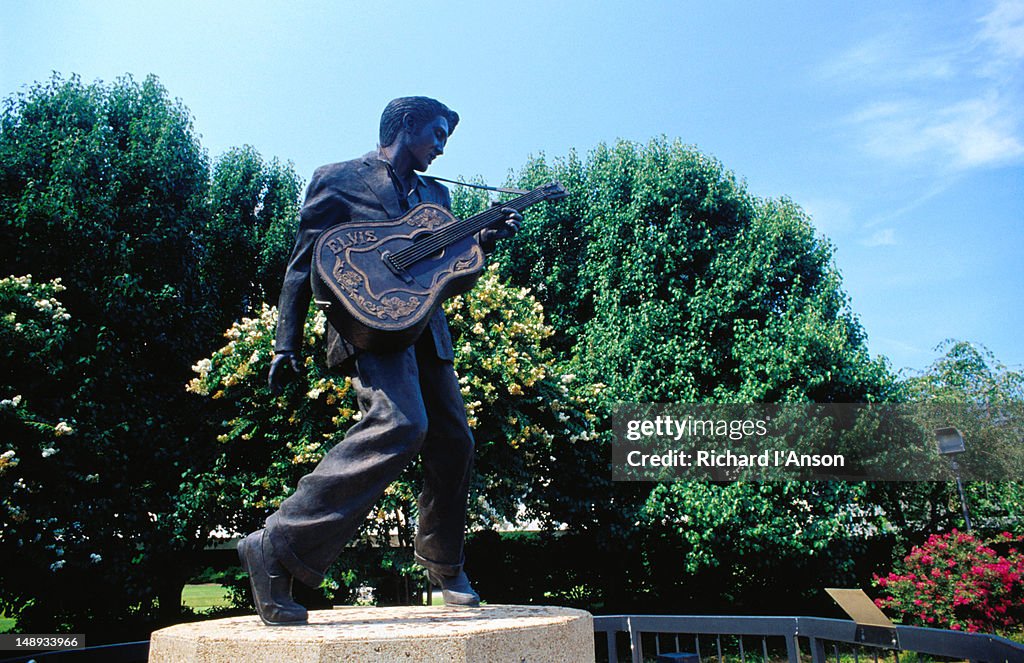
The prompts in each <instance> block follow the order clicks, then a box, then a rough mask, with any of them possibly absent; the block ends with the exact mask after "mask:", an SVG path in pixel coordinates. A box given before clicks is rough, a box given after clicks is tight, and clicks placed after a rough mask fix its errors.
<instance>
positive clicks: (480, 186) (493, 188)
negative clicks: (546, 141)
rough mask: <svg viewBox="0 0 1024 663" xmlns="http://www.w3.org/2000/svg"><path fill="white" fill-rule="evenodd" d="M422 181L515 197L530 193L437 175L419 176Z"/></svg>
mask: <svg viewBox="0 0 1024 663" xmlns="http://www.w3.org/2000/svg"><path fill="white" fill-rule="evenodd" d="M420 177H422V178H424V179H431V180H437V181H438V182H448V183H449V184H458V185H459V186H468V187H473V188H474V189H486V190H487V191H497V192H498V193H514V194H515V195H517V196H521V195H523V194H527V193H530V192H529V191H521V190H519V189H503V188H501V187H497V186H487V185H485V184H470V183H469V182H456V181H455V180H449V179H446V178H444V177H438V176H437V175H420Z"/></svg>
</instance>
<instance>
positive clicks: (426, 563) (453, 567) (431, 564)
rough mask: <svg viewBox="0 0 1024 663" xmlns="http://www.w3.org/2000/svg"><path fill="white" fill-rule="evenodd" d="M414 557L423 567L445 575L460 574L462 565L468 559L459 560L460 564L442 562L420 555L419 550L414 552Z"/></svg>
mask: <svg viewBox="0 0 1024 663" xmlns="http://www.w3.org/2000/svg"><path fill="white" fill-rule="evenodd" d="M413 557H414V559H415V560H416V563H417V564H419V565H420V566H422V567H423V568H425V569H427V570H428V571H432V572H434V573H437V574H439V575H443V576H455V575H458V574H459V573H461V572H462V565H463V564H464V563H465V561H466V558H465V557H463V558H462V559H461V560H459V563H458V564H442V563H441V562H435V561H434V560H432V559H427V558H426V557H424V556H422V555H420V554H419V553H418V552H415V553H413Z"/></svg>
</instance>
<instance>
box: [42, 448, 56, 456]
mask: <svg viewBox="0 0 1024 663" xmlns="http://www.w3.org/2000/svg"><path fill="white" fill-rule="evenodd" d="M55 453H57V450H56V449H54V448H53V447H46V448H45V449H43V451H42V454H43V458H49V457H50V456H52V455H53V454H55Z"/></svg>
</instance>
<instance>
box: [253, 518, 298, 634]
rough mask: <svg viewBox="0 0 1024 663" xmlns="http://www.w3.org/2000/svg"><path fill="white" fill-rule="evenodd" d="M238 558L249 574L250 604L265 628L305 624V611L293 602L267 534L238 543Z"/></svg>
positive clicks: (289, 579)
mask: <svg viewBox="0 0 1024 663" xmlns="http://www.w3.org/2000/svg"><path fill="white" fill-rule="evenodd" d="M238 558H239V559H240V560H242V568H243V569H245V572H246V573H248V574H249V583H250V584H251V585H252V602H253V603H254V604H255V605H256V613H257V614H258V615H259V616H260V619H262V620H263V623H264V624H266V625H267V626H287V625H292V624H305V623H306V619H307V612H306V609H305V608H303V607H302V606H301V605H299V604H298V603H296V602H295V601H294V600H293V599H292V575H291V574H290V573H288V570H287V569H285V568H284V566H283V565H282V564H281V562H279V561H277V559H276V558H275V557H274V554H273V549H272V548H271V546H270V541H268V540H267V537H266V530H259V531H257V532H253V533H252V534H250V535H249V536H247V537H245V538H244V539H242V540H241V541H239V542H238Z"/></svg>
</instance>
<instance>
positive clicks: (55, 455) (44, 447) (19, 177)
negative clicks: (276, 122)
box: [0, 75, 297, 638]
mask: <svg viewBox="0 0 1024 663" xmlns="http://www.w3.org/2000/svg"><path fill="white" fill-rule="evenodd" d="M243 157H244V158H243ZM239 164H241V165H239ZM260 164H261V162H260V160H259V158H258V155H255V154H254V153H252V152H251V151H245V152H244V153H242V154H236V153H231V154H229V155H228V156H227V157H225V158H224V159H223V160H221V161H220V162H218V164H217V167H216V168H215V169H214V172H215V173H216V174H217V178H216V179H215V180H214V182H213V183H212V185H211V180H210V166H209V162H208V159H207V156H206V153H205V151H204V150H203V149H202V147H201V145H200V144H199V140H198V137H197V136H196V134H195V131H194V129H193V126H192V120H191V117H190V116H189V113H188V111H187V110H186V109H185V108H184V106H183V105H182V104H181V103H180V102H178V101H176V100H172V99H171V98H170V96H169V95H168V93H167V91H166V90H165V89H164V88H163V87H162V86H161V85H160V83H159V82H158V81H157V80H156V79H155V78H154V77H150V78H147V79H146V80H145V81H143V82H141V83H139V82H136V81H134V80H133V79H131V78H122V79H118V80H117V81H115V82H114V83H111V84H103V83H95V84H89V85H87V84H84V83H82V82H81V81H80V80H79V79H78V78H77V77H71V78H68V79H64V78H62V77H60V76H57V75H55V76H54V77H53V78H52V79H51V80H50V81H48V82H45V83H41V84H36V85H34V86H32V87H31V88H29V89H28V90H27V91H25V92H23V93H21V94H18V95H16V96H13V97H10V98H8V99H7V100H5V102H4V106H3V113H2V118H0V274H2V275H5V276H6V275H10V276H11V278H9V279H5V280H4V288H6V289H9V290H7V291H5V296H4V297H5V298H4V301H3V305H4V307H5V308H4V311H3V315H4V316H6V317H5V318H4V320H5V325H4V330H5V331H4V333H5V334H6V335H8V336H9V337H8V338H6V340H7V341H9V344H8V345H7V346H6V347H7V348H8V349H9V351H10V353H11V362H12V363H9V364H5V367H4V373H5V374H4V383H3V386H2V388H3V390H4V393H3V395H2V398H3V400H4V402H5V404H6V405H5V413H4V417H5V418H8V417H13V418H14V420H13V421H14V423H12V428H11V431H12V432H11V434H10V436H9V437H8V438H7V440H5V444H7V445H9V446H10V448H9V449H4V450H3V453H7V452H8V451H14V452H15V454H14V456H13V457H14V458H18V459H20V462H19V464H18V465H17V466H16V472H15V471H14V470H11V471H8V472H5V477H8V478H12V479H11V480H12V481H14V484H13V488H12V492H10V493H5V503H4V507H5V509H4V513H3V522H2V528H0V532H2V533H0V536H2V549H0V552H2V555H3V559H2V563H3V566H4V568H5V581H4V583H3V584H2V586H0V602H2V605H3V608H4V609H5V611H6V612H7V614H9V615H12V616H17V618H18V627H19V628H21V629H30V630H36V631H38V632H48V631H60V630H64V629H66V628H67V627H69V626H70V625H75V624H77V625H79V626H81V625H82V624H85V623H89V624H90V625H91V627H90V632H91V633H92V634H94V637H97V638H102V637H104V636H103V635H102V634H103V633H104V632H105V631H107V629H108V628H118V629H121V630H122V633H121V635H124V632H125V631H126V630H127V631H130V630H131V629H132V628H133V626H132V625H133V624H135V625H137V626H138V627H139V628H145V627H144V626H143V624H145V623H148V622H149V621H150V620H152V619H155V618H156V616H157V612H158V610H159V611H160V612H162V613H163V616H162V618H163V619H165V620H170V619H174V618H175V617H176V616H177V614H178V612H179V610H180V605H179V597H180V590H181V585H182V584H183V583H184V582H185V581H186V580H187V578H188V577H189V575H190V574H191V573H193V572H194V565H195V560H196V555H197V554H198V553H199V552H200V551H201V550H202V548H203V546H204V545H205V543H206V541H207V538H208V533H209V529H206V528H207V527H209V523H208V522H206V521H205V520H203V519H202V518H201V517H197V514H195V513H190V512H188V511H187V510H183V509H180V508H179V503H180V499H181V498H182V496H181V495H180V487H181V481H182V476H183V473H184V472H185V471H186V468H189V467H193V466H199V467H201V466H202V465H203V464H204V463H205V462H207V459H208V455H209V454H208V453H207V450H206V448H207V444H206V440H205V438H206V436H207V432H206V431H205V430H204V425H205V423H204V422H205V417H204V416H203V410H202V407H201V406H198V407H197V404H196V403H195V402H194V401H192V400H190V397H189V396H188V394H186V393H185V392H184V390H183V389H182V384H183V383H184V382H185V381H186V380H187V379H188V376H189V375H190V372H189V367H190V365H191V364H192V363H193V362H194V361H195V357H197V356H202V355H203V354H205V353H206V352H208V351H209V349H210V348H211V347H212V346H213V344H214V343H215V340H216V335H217V333H218V332H219V330H221V329H222V328H223V327H222V322H221V321H223V320H224V319H231V318H233V317H235V316H236V315H238V313H239V312H240V303H239V302H238V301H237V299H238V297H239V296H240V294H239V293H240V288H239V287H236V286H235V285H234V284H233V283H231V282H229V278H228V277H230V276H233V275H234V274H233V273H231V271H230V270H218V268H217V265H216V261H214V260H212V259H209V258H210V256H211V250H216V251H221V250H224V245H226V244H230V245H231V246H244V247H245V248H247V249H248V248H251V247H249V246H248V245H245V244H244V243H241V244H240V243H238V242H237V241H235V240H233V239H232V238H231V231H232V230H236V231H238V232H242V233H244V234H245V235H246V237H250V236H255V235H257V234H259V233H260V232H262V233H263V234H265V235H266V234H269V235H273V234H274V233H275V232H277V233H284V234H288V233H286V232H285V230H284V227H285V226H287V225H288V224H289V223H291V224H294V223H295V219H293V218H291V217H292V216H294V209H295V205H296V204H297V203H296V202H295V201H294V200H292V201H290V202H288V199H289V197H291V198H294V197H295V196H296V195H297V185H296V178H295V176H294V174H291V173H290V172H289V171H288V169H287V168H286V167H284V166H280V165H279V164H271V167H270V168H269V170H270V171H271V173H272V175H273V176H274V177H276V178H277V179H273V178H272V179H271V180H270V181H269V182H268V181H267V180H266V178H264V180H263V181H262V183H260V184H258V185H252V183H251V181H250V180H252V179H253V178H254V177H255V175H253V176H252V177H249V180H247V179H246V177H248V174H249V173H251V172H254V171H257V170H259V167H260ZM263 169H264V170H268V169H267V168H266V167H265V166H264V167H263ZM243 171H244V173H246V177H242V176H239V177H229V176H228V173H232V172H243ZM257 179H258V178H257ZM254 186H255V188H258V192H257V193H258V198H256V199H255V200H254V199H253V198H252V197H251V196H250V197H249V198H248V199H247V198H246V196H245V195H243V194H244V193H248V194H251V193H252V190H253V188H254ZM214 202H215V203H216V204H214ZM232 205H237V206H239V207H240V209H238V210H234V211H233V210H232ZM254 205H257V206H258V205H262V211H261V212H259V213H257V214H256V216H257V217H258V219H259V223H256V225H259V224H260V223H262V224H263V226H268V228H266V229H264V228H263V227H262V226H261V227H260V229H259V230H258V232H257V231H254V230H253V229H251V228H250V227H247V226H244V225H243V224H242V223H241V219H243V218H244V213H245V212H247V211H248V212H249V213H252V210H253V209H254ZM260 214H262V216H260ZM293 227H294V225H293ZM288 241H290V238H289V239H288V240H283V239H280V238H278V239H277V242H276V244H274V243H271V244H269V245H268V248H267V249H266V250H265V251H264V253H263V254H261V256H260V260H257V261H255V262H256V263H258V264H261V265H266V268H267V269H270V268H272V267H271V265H272V264H275V261H276V262H280V260H281V259H282V258H281V256H280V254H281V251H280V250H279V249H275V248H273V247H274V246H276V245H280V244H282V243H285V242H288ZM218 242H219V243H218ZM285 251H287V249H285ZM237 261H238V262H237V264H238V265H239V267H240V272H241V273H243V281H244V282H245V283H247V284H252V283H259V279H261V278H264V275H262V274H261V273H260V272H259V271H258V270H255V271H254V270H253V268H252V267H250V265H249V264H248V263H245V261H244V260H243V258H242V257H238V258H237ZM260 261H262V262H260ZM243 263H244V264H243ZM29 274H31V275H32V277H31V279H30V278H29V277H28V276H27V275H29ZM58 279H59V284H58V283H57V280H58ZM11 288H13V290H10V289H11ZM17 288H22V290H21V291H18V290H17ZM26 288H27V290H26ZM58 290H59V293H58ZM19 293H20V294H19ZM243 294H244V293H243ZM33 296H36V297H37V299H36V300H33V301H34V302H35V303H33V304H32V306H37V307H39V306H42V307H44V308H45V307H46V306H49V307H50V308H47V309H46V312H51V311H56V310H58V307H59V310H60V311H61V312H62V318H61V320H60V321H56V320H52V321H51V324H50V326H49V327H43V326H40V325H41V324H42V319H40V318H35V317H32V315H29V314H30V313H31V310H30V309H31V306H28V304H27V302H28V301H29V299H31V297H33ZM231 305H233V308H230V309H229V310H223V309H222V308H221V307H227V306H231ZM39 312H42V309H40V310H39ZM65 315H66V316H67V317H66V318H64V317H63V316H65ZM8 322H9V323H10V324H7V323H8ZM8 367H9V368H8ZM12 404H13V407H8V406H11V405H12ZM186 412H187V413H189V416H183V413H186ZM58 438H59V439H58ZM200 515H201V514H200ZM68 587H75V591H68V589H67V588H68ZM113 587H116V588H118V591H111V588H113ZM114 624H117V626H116V627H115V626H113V625H114Z"/></svg>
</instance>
